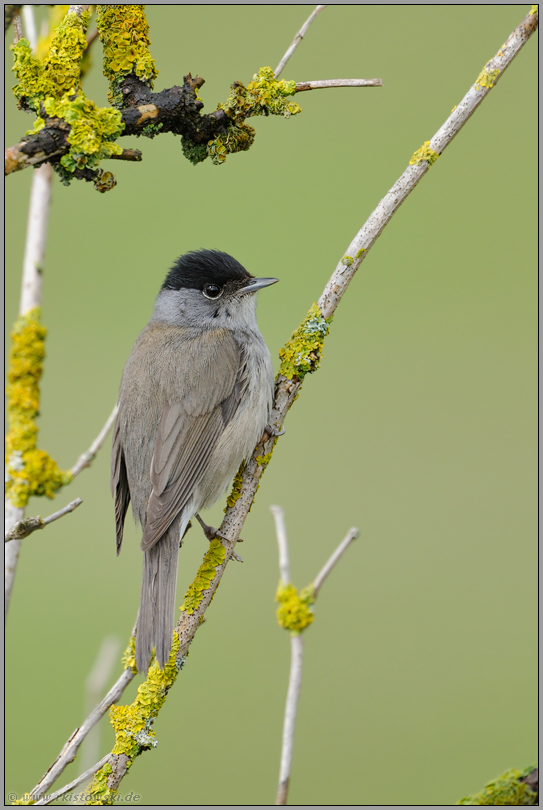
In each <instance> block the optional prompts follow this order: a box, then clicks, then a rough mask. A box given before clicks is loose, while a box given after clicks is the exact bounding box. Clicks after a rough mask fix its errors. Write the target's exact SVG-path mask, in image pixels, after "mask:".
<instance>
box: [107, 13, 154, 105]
mask: <svg viewBox="0 0 543 810" xmlns="http://www.w3.org/2000/svg"><path fill="white" fill-rule="evenodd" d="M144 8H145V6H143V5H129V4H125V5H104V6H98V7H97V14H96V27H97V28H98V33H99V35H100V41H101V42H102V46H103V49H104V67H103V69H104V76H105V77H106V78H107V79H108V80H109V93H108V98H109V100H110V102H111V104H112V105H113V106H114V107H118V108H121V107H122V104H123V96H122V93H121V91H120V85H121V83H122V82H123V80H124V79H125V78H126V77H127V76H128V75H130V74H134V75H135V76H137V77H138V79H140V80H141V81H142V82H143V83H144V84H146V85H147V87H148V88H149V89H150V90H152V89H153V82H154V80H155V79H156V77H157V76H158V71H157V69H156V67H155V62H154V59H153V57H152V56H151V53H150V51H149V45H150V44H151V41H150V39H149V25H148V24H147V20H146V18H145V12H144Z"/></svg>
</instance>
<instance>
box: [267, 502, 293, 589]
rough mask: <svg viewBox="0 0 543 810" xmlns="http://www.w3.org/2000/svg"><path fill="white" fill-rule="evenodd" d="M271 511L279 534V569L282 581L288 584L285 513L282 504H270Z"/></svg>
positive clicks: (288, 567) (288, 569)
mask: <svg viewBox="0 0 543 810" xmlns="http://www.w3.org/2000/svg"><path fill="white" fill-rule="evenodd" d="M270 512H271V513H272V515H273V519H274V521H275V534H276V535H277V545H278V546H279V571H280V573H281V581H282V582H283V584H284V585H288V584H289V583H290V563H289V558H288V541H287V527H286V525H285V513H284V512H283V510H282V508H281V507H280V506H270Z"/></svg>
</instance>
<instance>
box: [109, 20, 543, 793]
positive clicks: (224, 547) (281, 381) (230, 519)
mask: <svg viewBox="0 0 543 810" xmlns="http://www.w3.org/2000/svg"><path fill="white" fill-rule="evenodd" d="M537 25H538V19H537V14H528V16H527V17H525V19H524V20H522V22H521V23H520V25H519V26H518V27H517V28H516V29H515V30H514V31H513V33H512V34H511V36H510V37H509V39H508V40H507V42H506V43H505V44H504V45H503V46H502V48H501V49H500V50H499V51H498V53H497V55H496V56H495V57H494V58H493V59H491V60H490V62H488V63H487V65H486V66H485V68H484V69H483V71H482V72H481V74H480V76H479V77H478V79H477V81H476V83H475V84H474V85H473V87H472V88H470V90H469V91H468V93H467V94H466V96H465V97H464V99H463V100H462V101H461V102H460V104H459V105H458V108H457V109H456V110H455V112H454V113H453V114H452V116H450V117H449V119H447V121H446V122H445V124H444V125H443V126H442V127H441V129H440V130H439V131H438V132H437V133H436V135H435V136H434V138H433V139H432V141H431V144H432V147H431V148H430V149H428V143H427V144H425V146H424V147H423V148H422V149H420V150H418V151H417V152H416V153H415V155H414V156H413V158H412V159H411V162H410V165H409V166H408V168H407V169H406V171H405V172H404V173H403V175H402V176H401V178H400V179H399V180H398V182H397V183H396V184H395V185H394V186H393V188H392V189H391V190H390V191H389V192H388V194H387V195H385V197H384V198H383V200H382V201H381V202H380V203H379V205H378V206H377V208H376V209H375V211H374V212H373V213H372V214H371V215H370V217H369V219H368V221H367V222H366V224H365V225H364V226H363V227H362V229H361V230H360V231H359V233H358V234H357V236H356V237H355V239H354V240H353V242H351V246H350V249H349V254H348V255H346V256H344V257H343V258H342V259H341V261H340V262H339V264H338V266H337V267H336V269H335V271H334V273H333V274H332V277H331V278H330V281H329V282H328V284H327V285H326V287H325V289H324V291H323V293H322V295H321V297H320V299H319V303H318V307H312V309H311V310H310V314H311V318H309V319H308V320H307V319H306V321H304V323H303V324H302V325H301V327H299V329H298V330H297V331H296V333H294V334H295V336H298V338H299V337H300V335H302V337H303V336H304V335H313V334H314V333H315V332H316V331H318V330H320V329H321V327H323V325H324V326H326V324H325V322H324V320H323V318H326V319H329V318H330V317H331V316H332V315H333V313H334V312H335V310H336V308H337V306H338V304H339V302H340V301H341V298H342V297H343V295H344V294H345V292H346V290H347V287H348V285H349V282H350V281H351V280H352V278H353V276H354V274H355V272H356V271H357V269H358V267H359V266H360V264H361V262H362V260H363V258H365V256H366V253H367V251H368V250H369V249H370V248H371V247H372V245H373V244H374V243H375V241H376V239H377V237H378V236H379V235H380V234H381V233H382V231H383V229H384V228H385V226H386V225H387V223H388V222H389V221H390V219H391V218H392V216H393V215H394V213H395V212H396V211H397V210H398V208H399V207H400V205H401V203H402V202H403V201H404V200H405V199H406V198H407V196H408V195H409V194H410V193H411V191H413V189H414V188H415V187H416V185H417V184H418V182H419V181H420V180H421V179H422V177H423V176H424V175H425V174H426V172H427V171H428V168H429V167H430V165H432V163H433V162H434V161H435V159H436V158H437V156H438V155H439V154H441V152H443V150H444V149H445V147H446V146H447V145H448V144H449V143H450V142H451V141H452V139H453V138H454V137H455V135H457V134H458V132H459V131H460V129H461V128H462V127H463V126H464V124H465V123H466V122H467V121H468V119H469V118H470V116H471V115H472V114H473V112H474V111H475V110H476V109H477V107H478V106H479V104H480V103H481V101H482V100H483V99H484V98H485V97H486V96H487V95H488V93H489V92H490V90H491V88H492V87H493V86H494V84H495V83H496V78H497V77H498V76H499V75H501V73H503V71H504V70H505V69H506V68H507V67H508V66H509V64H511V62H512V60H513V59H514V58H515V56H516V55H517V54H518V53H519V51H520V50H521V48H522V46H523V45H524V44H525V43H526V42H527V41H528V39H529V38H530V36H531V35H532V33H533V32H534V31H535V29H536V28H537ZM496 71H499V72H496ZM318 315H321V316H322V317H321V319H320V320H319V318H318ZM322 334H323V336H324V334H326V332H325V331H324V332H323V333H322ZM293 339H294V338H293ZM291 342H292V341H291ZM321 345H322V341H321ZM288 346H289V344H287V347H286V348H288ZM283 351H285V350H283ZM318 359H319V358H318V356H315V360H313V359H312V358H311V356H309V357H303V358H301V361H300V362H301V365H300V369H301V370H300V371H299V373H296V372H295V371H294V372H292V373H291V375H290V376H289V377H286V376H285V375H283V374H282V373H279V375H278V376H277V379H276V386H275V398H274V403H273V409H272V413H271V416H270V419H269V424H270V426H271V428H272V429H273V430H272V433H273V435H272V434H270V433H267V432H265V433H264V435H263V436H262V439H261V440H260V442H259V444H258V445H257V447H256V448H255V450H254V452H253V454H252V456H251V458H250V459H249V460H248V461H247V463H246V464H245V466H244V467H243V466H242V468H241V469H240V472H239V473H238V476H236V479H235V481H234V489H233V491H232V493H231V495H230V496H229V498H228V501H227V503H228V507H227V509H226V510H225V517H224V519H223V521H222V523H221V526H220V529H219V532H220V537H221V538H222V539H221V541H220V543H219V548H220V557H221V558H222V561H220V562H219V560H218V557H219V555H218V554H217V548H216V547H213V543H215V541H213V543H212V544H211V545H212V547H213V548H211V547H210V551H209V552H208V553H207V554H206V556H205V557H204V562H203V564H202V566H201V568H200V571H199V573H198V575H197V577H196V580H195V582H194V583H193V586H191V588H192V592H191V588H189V591H188V592H187V596H188V595H189V594H191V597H192V599H191V601H190V607H189V608H187V607H184V609H183V610H182V612H181V615H180V617H179V620H178V622H177V624H176V627H175V633H176V635H177V638H178V642H179V646H178V648H177V650H176V651H175V652H173V653H172V656H173V658H172V659H171V661H172V663H173V664H174V665H175V667H179V669H180V668H181V666H182V663H183V661H184V658H185V656H186V654H187V652H188V649H189V647H190V644H191V642H192V640H193V638H194V636H195V634H196V631H197V630H198V628H199V627H200V625H201V623H202V621H203V618H204V614H205V611H206V610H207V608H208V606H209V604H210V603H211V600H212V599H213V596H214V594H215V591H216V590H217V588H218V586H219V583H220V581H221V578H222V575H223V573H224V570H225V568H226V565H227V564H228V561H229V559H230V558H231V556H232V553H233V551H234V548H235V545H236V542H237V540H238V538H239V536H240V533H241V529H242V527H243V524H244V521H245V518H246V517H247V514H248V512H249V509H250V508H251V505H252V503H253V500H254V497H255V495H256V491H257V489H258V487H259V484H260V479H261V477H262V474H263V472H264V470H265V468H266V466H267V464H268V463H269V460H270V457H271V454H272V452H273V448H274V446H275V443H276V441H277V433H278V432H279V431H280V430H281V427H282V425H283V422H284V420H285V417H286V414H287V412H288V411H289V409H290V407H291V406H292V404H293V403H294V400H295V399H296V398H297V396H298V394H299V391H300V388H301V385H302V381H303V377H304V376H305V373H307V371H308V369H309V370H314V369H315V367H316V364H317V363H318ZM292 362H293V361H291V362H290V367H292ZM283 367H284V368H285V371H286V370H287V368H286V366H284V364H283V366H282V368H283ZM302 369H303V370H302ZM289 373H290V372H289ZM211 567H212V568H214V570H215V575H214V576H213V577H212V579H211V580H209V578H208V575H209V572H210V568H211ZM201 574H202V575H201ZM204 574H205V583H206V584H205V587H203V586H202V584H201V583H202V579H204V576H203V575H204ZM195 593H196V594H197V596H196V597H195V596H194V594H195ZM187 596H186V597H185V599H186V600H187ZM174 643H175V636H174ZM176 646H177V645H176ZM158 672H159V673H160V670H158ZM150 673H151V678H156V676H157V670H156V669H153V668H151V669H150ZM148 678H149V675H148ZM174 681H175V676H174V677H172V678H170V680H169V681H168V683H167V685H166V686H165V687H164V692H163V693H162V701H161V704H162V702H163V699H164V698H165V696H166V694H167V691H168V690H169V689H170V688H171V686H172V685H173V682H174ZM146 683H147V681H146ZM143 686H145V684H144V685H143ZM143 686H142V687H140V688H143ZM132 708H134V707H133V706H132V707H130V709H132ZM157 714H158V709H157V711H156V712H155V713H153V712H150V713H148V715H146V717H147V719H148V720H152V719H154V718H155V717H156V715H157ZM139 719H140V720H141V719H142V718H139ZM123 734H124V735H125V737H124V739H126V735H127V734H128V735H129V736H130V734H131V732H130V730H129V729H127V728H126V726H125V727H124V728H123ZM134 739H136V738H135V735H134ZM147 747H148V746H147ZM131 750H132V749H131ZM143 750H145V748H144V747H143V746H141V747H139V748H138V749H137V753H136V756H137V754H139V753H141V751H143ZM133 758H134V754H131V755H127V754H126V753H122V754H112V755H111V758H110V761H109V762H110V767H111V771H108V772H107V773H104V772H99V773H98V774H97V780H96V782H95V785H97V786H98V784H99V779H98V777H101V781H102V782H103V781H104V780H105V779H107V789H108V791H109V794H108V797H107V799H105V798H104V799H102V803H106V802H107V803H110V802H112V801H114V800H115V799H114V797H115V795H116V791H117V789H118V787H119V785H120V783H121V781H122V779H123V778H124V776H125V775H126V773H127V771H128V769H129V768H130V766H131V764H132V761H133ZM108 767H109V766H108Z"/></svg>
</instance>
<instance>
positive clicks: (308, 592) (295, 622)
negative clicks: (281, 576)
mask: <svg viewBox="0 0 543 810" xmlns="http://www.w3.org/2000/svg"><path fill="white" fill-rule="evenodd" d="M275 598H276V601H277V602H279V607H278V608H277V621H278V622H279V624H280V625H281V627H283V628H284V629H285V630H290V632H291V633H292V635H295V636H297V635H299V634H300V633H301V632H302V630H305V628H306V627H309V625H310V624H311V623H312V621H313V619H314V614H313V611H312V609H311V605H312V604H313V603H314V601H315V599H314V598H313V587H312V586H311V585H310V586H309V587H307V588H304V589H303V590H302V591H300V593H298V591H297V590H296V588H295V587H294V585H285V584H284V583H283V582H280V583H279V587H278V588H277V593H276V597H275Z"/></svg>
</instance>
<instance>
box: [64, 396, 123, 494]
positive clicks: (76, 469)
mask: <svg viewBox="0 0 543 810" xmlns="http://www.w3.org/2000/svg"><path fill="white" fill-rule="evenodd" d="M117 411H118V406H117V405H115V407H114V408H113V410H112V411H111V413H110V415H109V416H108V418H107V421H106V424H105V425H104V427H103V428H102V430H101V431H100V433H99V434H98V436H97V437H96V439H95V440H94V441H93V443H92V444H91V446H90V447H89V449H88V450H87V451H86V452H85V453H81V455H80V456H79V458H78V459H77V461H76V462H75V464H74V466H73V467H72V469H71V470H70V472H71V474H72V478H75V476H76V475H79V473H80V472H81V470H84V469H85V467H90V465H91V463H92V462H93V460H94V457H95V456H96V454H97V452H98V451H99V450H100V448H101V447H102V445H103V443H104V442H105V440H106V438H107V434H108V433H109V431H110V430H111V428H112V427H113V423H114V422H115V417H116V416H117Z"/></svg>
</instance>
